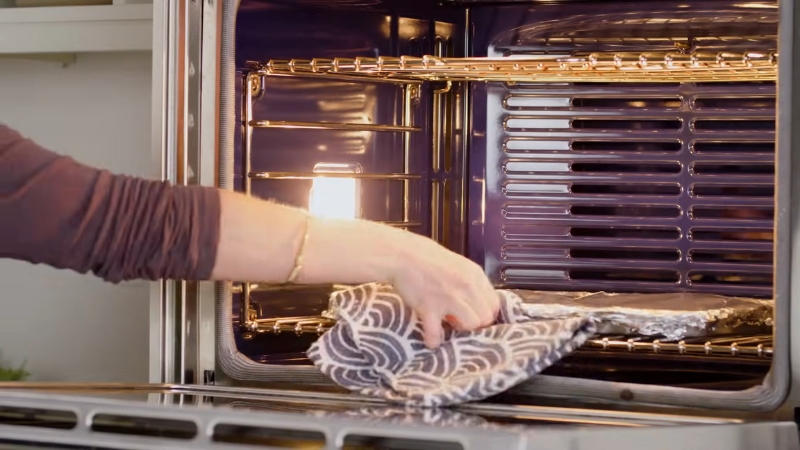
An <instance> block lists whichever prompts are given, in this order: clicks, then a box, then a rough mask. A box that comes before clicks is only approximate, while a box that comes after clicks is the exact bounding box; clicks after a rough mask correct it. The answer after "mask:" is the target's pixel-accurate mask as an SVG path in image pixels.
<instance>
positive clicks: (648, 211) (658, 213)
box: [570, 205, 681, 217]
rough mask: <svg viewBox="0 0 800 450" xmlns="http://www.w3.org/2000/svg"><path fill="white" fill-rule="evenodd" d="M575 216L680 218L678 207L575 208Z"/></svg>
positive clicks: (573, 209) (573, 210) (572, 212)
mask: <svg viewBox="0 0 800 450" xmlns="http://www.w3.org/2000/svg"><path fill="white" fill-rule="evenodd" d="M570 213H571V214H572V215H573V216H616V217H678V216H680V215H681V209H680V208H679V207H678V206H650V205H643V206H573V207H572V208H570Z"/></svg>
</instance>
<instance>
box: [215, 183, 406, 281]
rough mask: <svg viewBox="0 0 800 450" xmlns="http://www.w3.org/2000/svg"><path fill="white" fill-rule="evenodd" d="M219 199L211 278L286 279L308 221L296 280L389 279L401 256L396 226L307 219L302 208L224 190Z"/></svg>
mask: <svg viewBox="0 0 800 450" xmlns="http://www.w3.org/2000/svg"><path fill="white" fill-rule="evenodd" d="M220 200H221V201H220V203H221V216H220V239H219V245H218V247H217V262H216V264H215V266H214V270H213V272H212V277H213V278H214V279H217V280H237V281H252V282H257V281H262V282H270V283H282V282H285V281H286V280H287V278H288V277H289V274H290V273H291V271H292V269H293V268H294V265H295V260H296V256H297V254H298V251H299V250H300V246H301V242H302V240H303V235H304V233H305V231H306V220H309V222H308V241H307V242H306V245H305V247H304V249H303V258H302V269H301V271H300V272H299V275H298V279H297V281H298V282H302V283H311V284H313V283H353V284H355V283H362V282H372V281H391V280H389V277H390V275H391V270H392V267H393V265H394V264H396V260H397V258H398V257H400V255H401V253H400V252H401V249H398V248H396V247H397V244H396V241H395V240H394V239H392V237H393V235H394V234H396V233H403V232H402V231H400V230H395V229H391V228H389V227H386V226H383V225H379V224H375V223H370V222H365V221H354V220H333V219H319V218H314V217H311V218H308V213H307V212H305V211H303V210H300V209H296V208H292V207H288V206H284V205H279V204H276V203H272V202H266V201H263V200H259V199H255V198H249V197H246V196H244V195H241V194H237V193H232V192H223V193H222V194H221V198H220Z"/></svg>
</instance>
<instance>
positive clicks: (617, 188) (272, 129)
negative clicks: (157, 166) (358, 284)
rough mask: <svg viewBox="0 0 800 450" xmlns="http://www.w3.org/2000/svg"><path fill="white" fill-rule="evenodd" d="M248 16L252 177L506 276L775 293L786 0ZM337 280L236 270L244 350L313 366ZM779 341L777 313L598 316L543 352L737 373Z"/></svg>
mask: <svg viewBox="0 0 800 450" xmlns="http://www.w3.org/2000/svg"><path fill="white" fill-rule="evenodd" d="M236 20H237V23H236V31H235V39H236V44H235V53H236V54H235V59H236V76H237V82H236V86H237V91H236V99H237V104H236V114H237V118H236V119H237V124H238V125H237V126H238V127H239V130H240V131H241V132H240V133H236V135H235V143H234V147H235V148H234V162H235V164H234V173H233V176H234V182H235V189H237V190H239V191H242V192H246V193H249V194H250V195H254V196H258V197H262V198H271V199H275V200H277V201H280V202H285V203H288V204H292V205H296V206H299V207H303V208H310V209H311V210H312V211H313V212H315V213H319V214H326V215H333V216H349V217H353V216H354V215H355V216H358V217H361V218H365V219H369V220H376V221H381V222H386V223H389V224H392V225H394V226H398V227H402V228H406V229H408V230H410V231H413V232H416V233H420V234H424V235H427V236H431V237H432V238H434V239H436V240H437V241H439V242H440V243H442V245H445V246H447V247H448V248H450V249H452V250H454V251H457V252H459V253H462V254H465V255H467V256H468V257H470V258H472V259H473V260H475V261H476V262H478V263H480V264H482V265H483V266H484V267H485V268H486V272H487V274H488V275H489V276H490V278H491V280H492V281H493V282H494V283H495V284H496V285H497V286H498V287H503V288H514V289H524V290H535V291H554V292H562V291H564V292H609V293H642V294H655V293H697V294H703V293H705V294H719V295H725V296H733V297H746V298H755V299H767V300H768V299H771V298H772V289H773V280H772V272H773V215H774V194H775V192H774V191H775V179H774V176H775V175H774V172H775V171H774V157H775V111H776V99H775V77H774V64H775V63H776V62H775V61H774V59H775V58H776V52H777V24H778V15H777V5H776V3H774V2H751V3H746V4H744V3H736V2H732V1H728V0H712V1H701V2H691V3H687V2H683V1H672V0H667V1H661V2H612V1H592V2H588V1H587V2H576V1H563V2H491V1H466V2H464V1H462V2H451V1H443V2H433V1H428V0H415V1H411V0H401V1H394V0H324V1H323V0H303V1H298V0H284V1H280V0H269V1H267V0H242V1H241V5H240V7H239V11H238V14H237V19H236ZM425 55H432V56H434V57H438V58H439V59H423V56H425ZM401 56H406V57H408V58H406V59H402V60H401V59H398V57H401ZM379 57H383V58H385V59H383V60H380V62H379V61H378V60H377V58H379ZM480 57H491V58H498V61H496V62H495V63H494V65H492V64H488V63H486V64H484V65H480V64H479V63H478V62H477V61H478V60H472V61H471V60H470V59H469V58H480ZM356 58H361V59H358V60H356ZM537 58H538V59H539V60H541V61H542V64H544V66H538V65H535V64H533V65H530V69H531V71H532V73H536V76H535V77H533V76H531V77H529V78H528V79H520V78H519V77H517V78H515V77H514V76H512V75H508V73H513V72H514V71H517V72H519V71H522V72H525V70H526V69H525V67H522V68H519V67H513V61H514V60H515V59H522V60H524V61H526V64H532V63H531V61H532V60H535V59H537ZM665 58H672V60H674V61H678V63H679V64H682V63H681V61H684V63H683V64H684V67H685V66H686V65H687V64H689V65H690V64H692V63H693V62H694V63H697V64H700V65H703V64H706V66H707V67H708V68H709V69H708V70H691V71H688V72H686V73H684V72H681V71H675V72H674V73H671V72H669V71H667V72H669V73H668V74H664V73H663V72H664V70H662V71H661V72H659V69H658V66H659V64H660V63H663V62H664V60H665ZM692 58H695V59H692ZM443 61H444V62H443ZM554 61H555V63H554ZM598 61H599V62H598ZM687 61H688V62H687ZM765 61H767V62H765ZM487 64H488V65H487ZM548 64H550V65H549V66H548ZM593 64H598V65H603V64H606V65H607V66H608V64H611V65H614V64H617V65H621V66H625V67H629V68H630V67H633V66H636V67H638V68H634V69H632V70H627V71H619V70H616V71H615V70H609V71H605V72H603V71H601V70H593V69H592V67H593V66H592V65H593ZM637 64H638V66H637ZM648 64H650V65H648ZM653 64H655V66H657V67H655V68H654V67H653ZM545 66H547V67H548V69H547V70H543V69H542V67H545ZM660 67H661V68H662V69H663V65H662V66H660ZM373 69H374V70H373ZM370 72H371V73H370ZM523 78H524V77H523ZM320 173H325V174H326V176H325V177H322V178H321V177H319V175H320ZM312 188H313V189H312ZM334 288H335V287H334V286H296V287H286V286H267V285H263V284H241V283H240V284H234V289H233V294H232V296H233V300H232V311H231V313H232V318H233V320H232V326H233V333H234V337H235V341H236V347H237V349H238V351H239V352H241V354H243V355H245V356H246V357H247V358H249V359H251V360H252V361H255V362H258V363H262V364H264V365H269V366H273V367H274V366H286V365H292V366H303V365H309V364H310V363H309V361H308V360H307V359H306V358H305V355H304V352H305V350H306V349H307V348H308V346H309V345H310V343H311V342H313V340H315V339H316V338H317V336H318V335H319V333H320V332H324V326H326V325H327V322H326V321H325V320H323V319H319V318H318V317H319V316H320V314H321V313H322V311H323V310H325V308H326V307H327V300H328V295H329V294H330V292H331V290H332V289H334ZM771 355H772V330H771V329H763V328H761V329H758V330H750V331H748V332H747V333H732V334H724V333H721V334H715V335H713V336H699V337H692V338H686V339H683V340H681V341H680V342H677V341H669V340H668V339H663V338H659V337H657V336H656V337H653V336H636V335H630V334H628V335H602V336H597V337H596V338H594V339H592V340H591V341H589V342H588V343H587V344H586V345H585V346H584V347H583V348H582V349H580V350H579V351H577V352H575V353H574V354H573V355H571V356H569V357H567V358H565V359H563V360H562V361H560V362H559V363H557V364H556V365H554V366H552V367H550V368H549V369H547V371H546V372H545V374H550V375H559V376H565V377H577V378H588V379H594V380H606V381H623V382H629V383H643V384H652V385H663V386H681V387H689V388H698V389H710V390H741V389H746V388H749V387H752V386H754V385H758V384H760V383H761V382H762V380H763V378H764V376H765V375H766V373H767V372H768V370H769V369H770V364H771Z"/></svg>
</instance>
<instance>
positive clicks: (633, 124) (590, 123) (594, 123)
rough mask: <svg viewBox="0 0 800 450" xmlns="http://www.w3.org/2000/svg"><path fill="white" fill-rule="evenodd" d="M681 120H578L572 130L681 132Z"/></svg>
mask: <svg viewBox="0 0 800 450" xmlns="http://www.w3.org/2000/svg"><path fill="white" fill-rule="evenodd" d="M681 125H682V124H681V121H680V120H677V119H675V120H669V119H652V120H632V119H628V120H613V119H576V120H573V121H572V128H573V129H576V130H629V131H642V130H646V131H650V130H680V129H681Z"/></svg>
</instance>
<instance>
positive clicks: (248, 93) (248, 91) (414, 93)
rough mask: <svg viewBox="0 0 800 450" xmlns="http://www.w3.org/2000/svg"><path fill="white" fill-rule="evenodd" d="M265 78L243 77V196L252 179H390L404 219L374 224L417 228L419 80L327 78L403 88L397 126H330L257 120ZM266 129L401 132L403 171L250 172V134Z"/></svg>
mask: <svg viewBox="0 0 800 450" xmlns="http://www.w3.org/2000/svg"><path fill="white" fill-rule="evenodd" d="M265 76H266V75H265V74H264V73H262V72H261V71H258V70H253V71H251V72H249V73H247V74H245V76H244V86H243V87H242V88H243V94H244V99H243V117H242V125H243V129H244V135H243V142H242V149H243V155H242V156H243V158H242V159H243V161H244V172H245V173H246V174H247V176H246V177H244V193H245V194H246V195H248V196H249V195H252V193H253V190H252V182H253V180H256V181H258V180H312V179H315V178H322V177H324V178H349V179H359V180H389V181H396V182H400V183H402V184H403V198H404V201H403V220H401V221H380V220H379V221H375V222H380V223H383V224H385V225H389V226H393V227H398V228H413V227H419V226H421V225H422V223H421V222H420V221H419V220H413V219H412V218H411V215H410V210H411V206H410V200H409V186H410V184H409V183H411V182H414V181H417V182H419V181H421V180H422V177H421V176H420V175H418V174H413V173H411V166H410V159H409V158H410V152H411V148H410V145H411V133H416V132H419V131H421V130H422V129H421V128H420V127H418V126H414V124H413V114H412V109H413V107H414V105H415V104H416V103H417V102H418V101H419V98H420V94H421V92H420V84H421V81H419V80H382V79H372V78H364V77H360V76H359V77H355V78H353V77H349V76H347V75H345V76H344V77H337V76H331V77H327V78H326V79H328V80H341V81H359V82H365V81H367V82H369V81H375V82H379V83H380V82H387V83H391V84H395V85H397V86H399V87H401V88H402V98H403V101H402V105H401V111H400V118H401V119H400V122H401V123H400V124H399V125H384V124H371V123H333V122H297V121H283V120H258V119H255V118H254V117H253V102H254V101H256V100H257V99H258V98H260V97H261V94H263V90H264V82H263V78H264V77H265ZM284 76H292V77H297V76H301V75H298V74H292V73H289V74H284ZM265 128H273V129H275V128H278V129H303V130H341V131H362V132H383V133H402V135H403V170H402V172H396V173H382V174H376V173H314V172H309V173H304V172H264V171H254V170H253V169H252V155H253V132H254V131H255V130H256V129H265ZM250 291H251V285H250V283H242V291H241V293H242V309H241V313H240V321H241V322H240V323H241V324H242V326H243V327H244V328H245V329H256V328H258V326H259V325H258V323H257V321H256V320H255V319H257V318H256V317H252V316H251V315H250V314H249V311H250V310H251V302H250Z"/></svg>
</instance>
